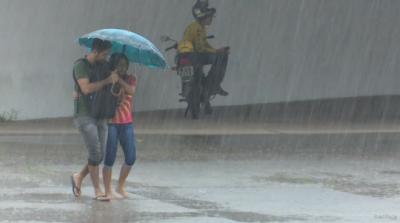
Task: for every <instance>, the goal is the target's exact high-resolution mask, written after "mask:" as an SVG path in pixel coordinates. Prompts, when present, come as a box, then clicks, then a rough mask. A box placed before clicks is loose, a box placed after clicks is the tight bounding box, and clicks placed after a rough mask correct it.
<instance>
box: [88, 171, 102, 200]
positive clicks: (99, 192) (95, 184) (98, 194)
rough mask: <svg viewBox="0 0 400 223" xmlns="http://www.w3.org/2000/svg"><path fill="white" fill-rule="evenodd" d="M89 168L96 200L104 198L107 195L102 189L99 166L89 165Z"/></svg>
mask: <svg viewBox="0 0 400 223" xmlns="http://www.w3.org/2000/svg"><path fill="white" fill-rule="evenodd" d="M88 168H89V173H90V178H91V179H92V184H93V188H94V194H95V196H96V198H100V197H104V196H105V194H104V193H103V191H102V190H101V188H100V177H99V166H91V165H88Z"/></svg>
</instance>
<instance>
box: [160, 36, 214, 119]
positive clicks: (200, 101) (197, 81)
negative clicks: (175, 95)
mask: <svg viewBox="0 0 400 223" xmlns="http://www.w3.org/2000/svg"><path fill="white" fill-rule="evenodd" d="M212 38H214V36H208V37H207V39H212ZM161 41H162V42H172V43H173V45H171V46H170V47H168V48H166V49H165V51H166V52H168V51H171V50H175V51H176V55H175V61H174V62H175V66H174V67H172V70H174V71H175V72H176V74H177V75H178V76H179V77H180V78H181V92H180V93H179V95H180V96H181V97H182V98H181V99H179V102H186V103H187V107H186V111H185V117H187V115H188V113H189V112H190V113H191V115H192V119H198V118H199V114H200V110H201V108H202V107H203V106H205V105H206V103H209V100H210V97H209V96H208V95H206V91H205V74H204V71H203V65H198V64H196V62H195V61H196V59H195V57H196V55H195V53H179V52H178V41H176V40H174V39H172V38H170V37H169V36H162V37H161Z"/></svg>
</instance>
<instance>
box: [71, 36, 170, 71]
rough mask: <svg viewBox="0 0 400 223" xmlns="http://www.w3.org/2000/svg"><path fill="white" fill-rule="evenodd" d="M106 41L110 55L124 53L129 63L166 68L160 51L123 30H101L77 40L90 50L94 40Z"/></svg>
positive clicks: (146, 41) (144, 39)
mask: <svg viewBox="0 0 400 223" xmlns="http://www.w3.org/2000/svg"><path fill="white" fill-rule="evenodd" d="M96 38H97V39H101V40H108V41H110V42H111V43H112V49H111V51H112V53H124V54H125V55H126V56H127V57H128V59H129V61H130V62H133V63H138V64H142V65H144V66H147V67H150V68H162V69H165V68H167V62H166V60H165V58H164V56H163V55H162V53H161V52H160V50H159V49H158V48H157V47H156V46H155V45H154V44H153V43H152V42H150V41H149V40H148V39H146V38H145V37H143V36H141V35H139V34H137V33H134V32H131V31H128V30H123V29H102V30H97V31H94V32H91V33H88V34H85V35H83V36H81V37H80V38H79V40H78V41H79V44H80V45H81V46H84V47H86V48H88V49H91V48H92V44H93V40H94V39H96Z"/></svg>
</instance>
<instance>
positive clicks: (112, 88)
mask: <svg viewBox="0 0 400 223" xmlns="http://www.w3.org/2000/svg"><path fill="white" fill-rule="evenodd" d="M115 85H116V84H113V85H112V86H111V90H110V91H111V94H112V95H113V96H115V97H119V96H121V93H122V90H121V88H120V89H119V91H118V93H116V92H115V91H114V89H115Z"/></svg>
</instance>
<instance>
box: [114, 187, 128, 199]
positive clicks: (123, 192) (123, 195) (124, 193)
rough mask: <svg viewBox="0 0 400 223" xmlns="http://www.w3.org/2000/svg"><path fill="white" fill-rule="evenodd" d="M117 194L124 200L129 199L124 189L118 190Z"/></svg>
mask: <svg viewBox="0 0 400 223" xmlns="http://www.w3.org/2000/svg"><path fill="white" fill-rule="evenodd" d="M115 192H117V193H118V194H119V195H121V196H122V198H128V197H129V194H128V192H126V191H125V189H124V188H117V189H116V190H115Z"/></svg>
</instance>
